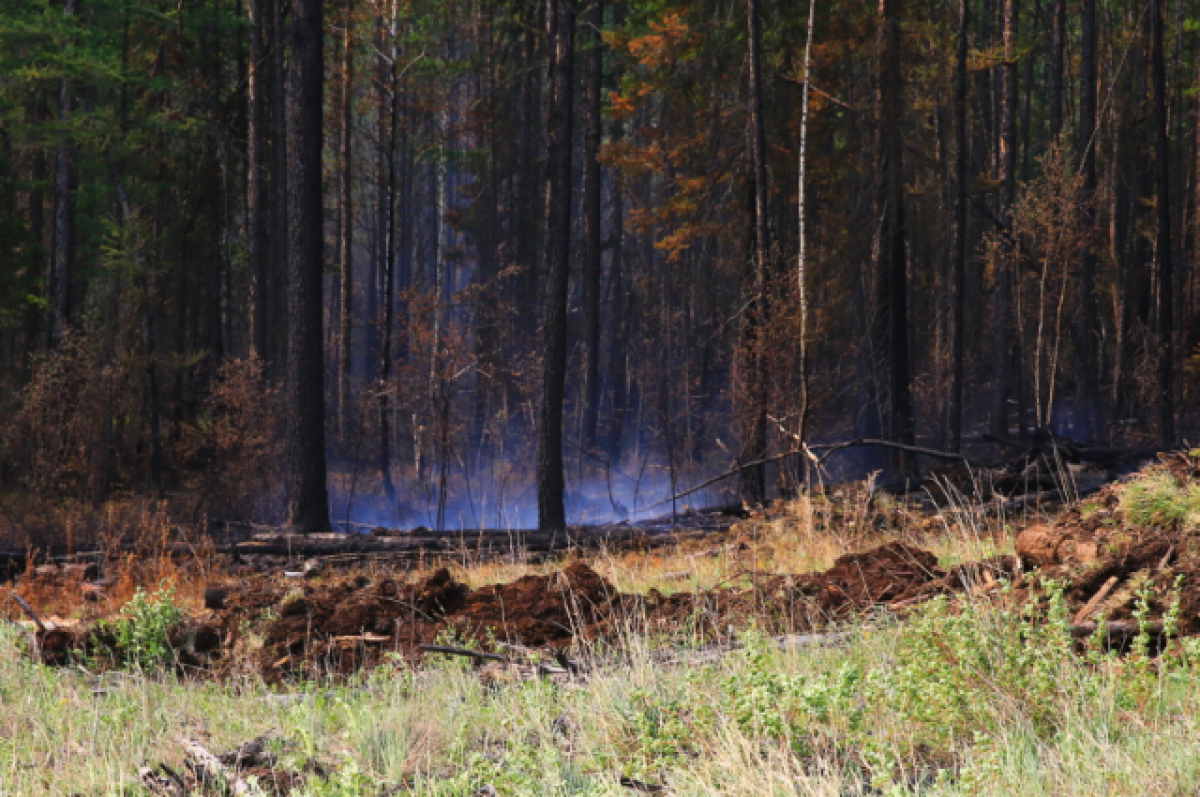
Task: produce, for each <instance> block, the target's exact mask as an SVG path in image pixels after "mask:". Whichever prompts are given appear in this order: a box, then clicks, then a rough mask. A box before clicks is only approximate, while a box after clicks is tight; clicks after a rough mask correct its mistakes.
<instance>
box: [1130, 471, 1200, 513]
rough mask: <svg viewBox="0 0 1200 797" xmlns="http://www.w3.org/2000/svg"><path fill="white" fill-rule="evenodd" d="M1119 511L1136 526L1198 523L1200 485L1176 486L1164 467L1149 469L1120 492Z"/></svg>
mask: <svg viewBox="0 0 1200 797" xmlns="http://www.w3.org/2000/svg"><path fill="white" fill-rule="evenodd" d="M1121 510H1122V512H1123V513H1124V515H1125V517H1126V519H1127V520H1129V522H1131V523H1133V524H1135V525H1138V526H1164V527H1173V526H1181V525H1182V526H1188V527H1196V526H1197V525H1200V484H1196V483H1194V482H1188V483H1187V484H1184V485H1180V484H1179V483H1178V482H1177V481H1176V479H1175V477H1174V475H1172V474H1171V473H1170V472H1169V471H1166V470H1152V471H1150V472H1147V473H1144V474H1142V475H1141V476H1140V477H1139V478H1137V479H1134V480H1133V481H1132V482H1130V483H1129V484H1128V485H1127V486H1126V487H1125V489H1124V490H1122V491H1121Z"/></svg>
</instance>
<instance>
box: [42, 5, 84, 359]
mask: <svg viewBox="0 0 1200 797" xmlns="http://www.w3.org/2000/svg"><path fill="white" fill-rule="evenodd" d="M78 8H79V3H78V0H64V3H63V15H64V16H68V17H71V16H74V15H75V13H76V12H77V11H78ZM71 97H72V87H71V81H70V79H68V78H63V80H62V83H61V84H60V85H59V90H58V120H59V124H60V125H61V126H62V133H61V135H62V136H63V138H64V140H62V141H60V142H59V143H58V146H57V147H55V149H54V182H53V185H52V187H51V191H52V195H51V196H52V200H51V214H52V217H51V222H50V223H51V225H52V226H51V243H50V258H49V262H48V264H47V269H46V329H45V348H46V350H47V351H55V350H57V349H58V347H59V344H60V343H62V338H63V335H64V334H65V333H66V331H67V327H68V326H69V325H70V323H71V311H72V307H71V281H72V278H73V274H72V272H73V271H74V268H73V265H74V259H75V240H74V226H75V225H74V222H75V220H74V202H73V200H72V197H71V188H72V180H71V148H72V147H71V143H70V142H69V141H68V140H66V135H67V125H68V123H69V122H70V119H71Z"/></svg>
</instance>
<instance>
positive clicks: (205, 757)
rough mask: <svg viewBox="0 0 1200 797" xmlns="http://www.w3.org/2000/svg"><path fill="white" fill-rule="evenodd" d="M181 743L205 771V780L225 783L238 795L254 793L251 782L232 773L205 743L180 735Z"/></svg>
mask: <svg viewBox="0 0 1200 797" xmlns="http://www.w3.org/2000/svg"><path fill="white" fill-rule="evenodd" d="M179 744H180V746H181V747H183V751H184V752H185V753H187V755H188V758H190V759H191V760H192V763H194V764H195V765H196V767H197V769H198V770H199V771H200V772H201V773H203V777H204V779H205V780H207V781H215V782H217V783H224V784H225V785H226V786H227V787H228V788H229V790H230V791H231V792H233V793H234V794H236V795H242V794H247V795H248V794H253V793H254V792H253V789H252V788H251V787H250V784H249V783H247V782H246V781H244V780H242V779H241V778H240V777H238V776H237V775H236V774H234V773H231V772H230V771H229V770H228V769H227V768H226V767H225V765H224V764H222V763H221V759H219V758H217V757H216V756H215V755H213V754H212V753H211V752H209V750H208V748H207V747H205V746H204V745H202V744H200V743H199V742H197V741H195V740H194V739H188V738H187V737H186V736H180V737H179Z"/></svg>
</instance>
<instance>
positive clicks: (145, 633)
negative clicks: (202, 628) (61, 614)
mask: <svg viewBox="0 0 1200 797" xmlns="http://www.w3.org/2000/svg"><path fill="white" fill-rule="evenodd" d="M174 595H175V591H174V589H173V588H172V587H171V586H169V585H168V584H167V583H166V582H163V584H161V585H160V586H159V589H158V591H157V592H156V593H154V595H147V594H146V592H145V591H144V590H142V589H141V588H140V587H139V588H138V589H137V590H136V591H135V592H134V594H133V597H132V598H130V599H129V602H128V603H126V604H125V605H124V606H122V607H121V611H120V612H119V613H118V615H117V617H116V619H114V620H102V621H100V623H99V627H98V628H97V637H98V638H99V639H102V640H106V641H107V643H108V644H106V645H104V646H103V649H102V651H101V655H102V656H103V657H104V658H106V659H107V660H108V663H110V664H112V665H113V666H116V667H132V668H134V669H139V670H157V669H161V668H162V667H163V666H165V665H166V664H168V663H169V662H170V661H171V659H172V658H173V655H174V654H173V651H172V649H171V642H170V633H171V631H172V630H173V629H174V628H175V627H176V626H178V625H179V623H180V622H182V620H183V611H182V610H181V609H180V608H179V607H178V606H176V605H175V602H174Z"/></svg>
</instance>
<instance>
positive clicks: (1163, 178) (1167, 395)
mask: <svg viewBox="0 0 1200 797" xmlns="http://www.w3.org/2000/svg"><path fill="white" fill-rule="evenodd" d="M1165 12H1166V7H1165V3H1164V2H1163V0H1152V2H1151V6H1150V61H1151V64H1150V73H1151V80H1152V81H1153V88H1154V159H1155V197H1156V199H1157V208H1156V210H1157V217H1158V218H1157V225H1156V235H1155V248H1156V250H1157V255H1158V279H1157V280H1156V285H1157V291H1156V293H1157V295H1156V296H1155V297H1154V298H1155V304H1156V305H1157V310H1158V330H1157V331H1158V392H1159V395H1158V432H1159V437H1160V438H1161V441H1162V445H1163V446H1165V447H1170V446H1174V445H1175V444H1176V434H1175V385H1174V382H1175V302H1174V295H1173V290H1174V287H1175V274H1174V263H1173V259H1172V247H1173V246H1174V242H1173V241H1172V240H1171V182H1170V181H1171V171H1170V151H1171V150H1170V141H1169V140H1168V137H1167V68H1166V60H1165V58H1164V57H1163V27H1164V19H1163V17H1164V15H1165Z"/></svg>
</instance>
